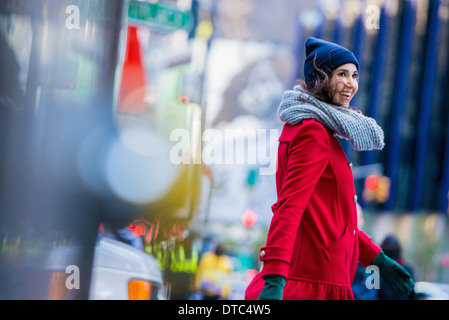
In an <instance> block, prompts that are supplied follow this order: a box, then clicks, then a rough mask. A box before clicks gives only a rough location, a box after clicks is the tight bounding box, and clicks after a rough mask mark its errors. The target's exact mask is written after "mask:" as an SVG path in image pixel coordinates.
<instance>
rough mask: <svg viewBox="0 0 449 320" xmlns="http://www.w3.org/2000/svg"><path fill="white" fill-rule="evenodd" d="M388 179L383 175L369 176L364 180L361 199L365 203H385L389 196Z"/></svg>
mask: <svg viewBox="0 0 449 320" xmlns="http://www.w3.org/2000/svg"><path fill="white" fill-rule="evenodd" d="M390 184H391V182H390V178H388V177H386V176H384V175H370V176H368V177H367V178H366V179H365V187H364V190H363V199H364V200H365V201H366V202H375V203H379V204H380V203H385V202H386V201H387V200H388V197H389V196H390Z"/></svg>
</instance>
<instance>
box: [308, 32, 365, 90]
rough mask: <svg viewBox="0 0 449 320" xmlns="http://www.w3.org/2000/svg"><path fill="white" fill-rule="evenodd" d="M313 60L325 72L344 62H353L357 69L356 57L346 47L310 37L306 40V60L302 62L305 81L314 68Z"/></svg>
mask: <svg viewBox="0 0 449 320" xmlns="http://www.w3.org/2000/svg"><path fill="white" fill-rule="evenodd" d="M315 55H316V60H315ZM314 60H315V64H316V66H317V67H318V68H319V69H321V70H323V71H325V72H331V71H333V70H335V69H336V68H338V67H339V66H342V65H344V64H346V63H353V64H355V66H356V67H357V70H358V69H359V62H358V61H357V58H356V57H355V55H354V54H353V53H352V52H351V51H349V50H348V49H346V48H344V47H342V46H340V45H338V44H335V43H332V42H328V41H324V40H321V39H316V38H313V37H310V38H307V40H306V60H305V62H304V78H305V79H306V81H307V78H308V77H309V76H310V74H311V73H312V71H313V70H315V65H314Z"/></svg>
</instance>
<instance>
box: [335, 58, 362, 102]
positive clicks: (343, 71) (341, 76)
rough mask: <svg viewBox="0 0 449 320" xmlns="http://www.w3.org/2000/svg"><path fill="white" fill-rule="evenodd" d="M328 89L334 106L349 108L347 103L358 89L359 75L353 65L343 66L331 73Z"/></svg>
mask: <svg viewBox="0 0 449 320" xmlns="http://www.w3.org/2000/svg"><path fill="white" fill-rule="evenodd" d="M330 88H331V92H332V93H333V98H332V101H333V103H334V104H337V105H341V106H343V107H349V103H350V102H351V100H352V97H354V95H355V93H356V92H357V90H358V89H359V74H358V72H357V67H356V66H355V64H353V63H347V64H344V65H342V66H340V67H338V68H337V69H335V70H334V71H333V72H332V77H331V80H330Z"/></svg>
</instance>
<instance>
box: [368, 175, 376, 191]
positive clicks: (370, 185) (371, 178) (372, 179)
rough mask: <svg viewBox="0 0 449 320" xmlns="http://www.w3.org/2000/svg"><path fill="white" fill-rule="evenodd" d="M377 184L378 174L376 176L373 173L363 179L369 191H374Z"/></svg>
mask: <svg viewBox="0 0 449 320" xmlns="http://www.w3.org/2000/svg"><path fill="white" fill-rule="evenodd" d="M379 184H380V179H379V177H378V176H376V175H374V174H373V175H371V176H369V177H367V178H366V180H365V187H366V188H367V189H368V190H370V191H376V190H377V188H378V187H379Z"/></svg>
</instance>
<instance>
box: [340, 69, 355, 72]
mask: <svg viewBox="0 0 449 320" xmlns="http://www.w3.org/2000/svg"><path fill="white" fill-rule="evenodd" d="M338 71H339V72H340V71H344V72H349V70H346V69H340V70H338ZM354 73H358V71H357V70H355V71H354Z"/></svg>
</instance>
